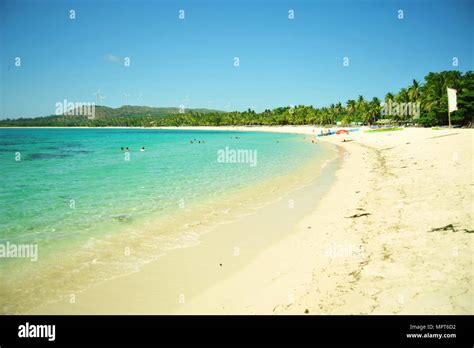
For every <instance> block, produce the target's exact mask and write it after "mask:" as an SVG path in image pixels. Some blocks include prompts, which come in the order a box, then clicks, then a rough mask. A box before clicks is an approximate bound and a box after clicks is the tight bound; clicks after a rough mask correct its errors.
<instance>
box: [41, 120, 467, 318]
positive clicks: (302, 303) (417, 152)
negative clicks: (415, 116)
mask: <svg viewBox="0 0 474 348" xmlns="http://www.w3.org/2000/svg"><path fill="white" fill-rule="evenodd" d="M86 128H87V127H86ZM158 128H162V127H158ZM165 128H168V127H165ZM176 128H177V129H182V130H184V129H186V128H188V127H176ZM189 128H190V129H207V130H230V131H236V130H241V131H268V132H284V133H299V134H306V135H308V134H316V132H318V130H319V128H317V127H308V126H302V127H297V126H296V127H295V126H282V127H247V128H246V127H205V128H203V127H198V128H194V127H189ZM275 128H276V129H275ZM395 133H397V134H395ZM395 133H392V134H391V132H387V133H383V134H368V133H364V132H362V131H360V132H357V133H351V135H350V138H351V139H350V140H352V141H348V142H344V143H342V142H341V137H340V136H332V137H324V138H323V139H319V138H318V141H324V142H329V143H333V144H337V145H338V146H339V147H340V148H341V149H343V151H344V152H345V153H346V154H345V155H344V159H345V160H344V163H343V165H342V167H341V168H340V169H339V170H338V171H337V172H336V177H337V179H336V182H335V183H334V184H333V185H332V187H331V188H330V190H329V192H327V193H326V194H325V195H324V196H323V197H322V199H321V201H320V202H318V203H317V204H315V207H314V208H313V211H312V212H310V213H309V214H307V215H306V216H305V217H304V218H303V219H302V220H300V221H299V222H298V223H297V224H296V225H295V226H293V227H292V228H291V231H289V232H288V233H287V235H286V237H284V238H283V239H281V240H279V241H278V242H276V243H273V244H271V245H266V244H265V243H264V246H263V247H260V249H261V250H260V251H259V252H258V253H257V256H256V258H254V259H253V260H251V261H250V262H248V263H246V264H243V265H240V269H239V270H237V271H235V272H234V273H232V274H230V275H228V276H226V277H221V278H220V279H221V280H219V281H218V282H215V283H213V284H212V285H211V286H210V287H207V288H205V289H203V290H201V291H200V292H199V293H196V294H194V295H193V296H192V297H191V298H189V297H186V296H184V297H183V298H180V297H179V295H177V297H176V298H175V299H174V300H175V301H178V302H177V303H176V302H175V303H173V304H172V305H171V304H170V306H169V307H168V308H169V310H170V313H178V314H197V313H199V314H230V313H232V314H272V313H285V314H304V313H308V314H472V313H473V312H474V310H473V302H472V300H471V299H472V298H473V296H472V295H473V294H472V290H471V288H472V286H471V284H472V258H471V256H470V255H472V251H473V240H472V230H473V225H472V209H470V208H472V191H473V187H472V186H473V185H472V178H473V176H472V144H473V133H472V130H470V129H442V130H437V131H434V130H431V129H411V128H407V129H404V130H403V131H402V132H395ZM427 173H429V175H428V174H427ZM427 175H428V176H429V178H430V180H431V181H428V182H427V180H426V176H427ZM435 188H436V189H435ZM430 202H432V203H433V204H430ZM358 215H359V216H358ZM449 224H453V225H454V226H455V227H454V228H455V229H456V231H451V232H450V231H449V230H447V231H443V230H439V231H436V232H430V230H432V229H436V228H440V227H443V226H448V225H449ZM256 227H257V226H252V228H256ZM464 230H465V231H464ZM456 232H457V233H456ZM211 237H212V236H211V234H209V235H207V236H206V237H205V238H203V242H204V243H202V244H201V245H206V246H207V247H208V249H206V252H209V251H212V250H214V252H216V250H219V249H220V248H221V246H222V245H223V243H224V239H225V237H226V236H224V235H220V236H217V234H214V236H213V237H212V238H211ZM211 239H213V240H211ZM234 244H235V243H234ZM198 249H199V247H196V248H194V250H198ZM186 250H190V249H189V248H187V249H186ZM185 254H186V253H185V250H184V249H182V250H179V251H178V252H177V253H175V256H176V257H178V258H179V257H186V255H185ZM205 254H206V253H205V252H203V251H201V254H199V252H196V253H195V255H196V256H197V257H199V255H201V256H202V257H204V256H205ZM196 260H199V258H198V259H196ZM226 260H227V261H226V263H225V264H226V265H227V262H230V260H231V255H227V256H226ZM155 266H156V265H155ZM168 266H169V267H172V263H171V264H168ZM165 267H166V266H165ZM221 269H222V268H221ZM148 270H149V271H147V272H144V271H140V272H138V273H135V274H133V275H132V276H133V279H131V278H128V277H129V276H125V277H122V278H121V280H120V285H121V286H122V287H124V288H125V290H124V291H125V292H128V294H129V295H130V296H133V294H134V293H135V292H134V290H137V289H142V288H146V287H150V284H153V286H152V288H154V289H155V290H156V289H159V286H166V284H160V283H159V280H157V279H159V278H160V267H153V265H149V267H148ZM161 270H162V269H161ZM216 272H219V269H217V270H210V269H206V268H203V269H201V271H200V275H199V277H202V278H206V277H209V276H211V277H212V276H213V275H214V276H216V274H218V273H216ZM184 279H185V278H184ZM203 281H205V280H203ZM157 282H158V283H157ZM188 285H189V284H188ZM191 286H192V284H191ZM112 290H113V288H111V287H105V288H102V291H100V290H99V291H96V292H95V295H94V294H91V293H90V292H89V294H90V296H88V297H87V301H89V305H88V306H87V307H90V308H96V306H95V305H92V304H91V303H90V302H91V301H92V302H95V301H96V300H97V301H100V300H102V301H103V299H104V298H108V301H112V303H113V302H114V301H120V300H123V297H121V296H117V294H112V293H109V294H108V295H107V292H108V291H109V292H110V291H112ZM155 294H156V295H155V296H154V297H150V296H151V295H152V292H149V291H148V292H147V291H144V292H141V295H143V296H142V297H139V298H136V299H134V302H135V303H139V304H140V305H141V308H146V309H147V311H145V313H160V314H161V312H155V311H154V310H153V307H154V303H153V302H154V301H155V300H157V299H158V298H159V297H160V294H159V293H156V292H155ZM104 296H105V297H104ZM174 300H173V301H174ZM181 300H182V301H181ZM115 303H116V304H117V303H118V302H115ZM96 304H97V303H96ZM74 306H75V309H74V312H76V310H77V309H78V306H77V304H75V305H74ZM101 306H102V310H104V309H105V307H104V306H103V304H101ZM69 308H71V307H69ZM110 308H112V307H110ZM125 308H127V307H126V306H125V307H124V308H123V309H125ZM50 309H52V308H51V307H50ZM47 312H48V313H53V312H54V311H47ZM61 312H62V313H69V312H68V311H61ZM79 312H80V311H79ZM118 312H120V309H119V310H118ZM118 312H117V313H118ZM125 312H126V311H122V313H125ZM35 313H44V312H42V311H41V310H40V311H38V312H35ZM80 313H82V312H80ZM97 313H107V312H106V311H105V312H103V311H102V312H101V311H100V309H98V310H97ZM114 313H116V312H115V311H114ZM126 313H129V312H126ZM130 313H142V312H136V311H133V310H132V311H131V312H130ZM167 313H168V312H167Z"/></svg>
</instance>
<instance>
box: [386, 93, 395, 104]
mask: <svg viewBox="0 0 474 348" xmlns="http://www.w3.org/2000/svg"><path fill="white" fill-rule="evenodd" d="M394 98H395V96H394V95H393V94H392V93H390V92H388V93H387V94H386V95H385V104H388V103H390V101H392V102H393V99H394Z"/></svg>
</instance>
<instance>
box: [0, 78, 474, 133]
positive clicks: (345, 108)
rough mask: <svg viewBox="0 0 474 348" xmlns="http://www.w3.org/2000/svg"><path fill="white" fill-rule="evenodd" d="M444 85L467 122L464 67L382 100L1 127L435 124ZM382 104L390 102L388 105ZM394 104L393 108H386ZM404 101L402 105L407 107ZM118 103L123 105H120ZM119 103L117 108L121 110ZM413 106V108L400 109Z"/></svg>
mask: <svg viewBox="0 0 474 348" xmlns="http://www.w3.org/2000/svg"><path fill="white" fill-rule="evenodd" d="M447 88H454V89H456V90H457V102H458V110H456V111H454V112H452V113H451V123H452V124H454V125H460V126H471V125H472V120H473V114H474V74H473V72H472V71H468V72H466V73H464V74H462V73H461V72H459V71H443V72H439V73H434V72H430V73H429V74H428V75H426V76H425V78H424V81H423V82H419V81H417V80H413V81H412V83H411V84H410V85H409V86H407V87H404V88H402V89H400V91H398V92H397V93H391V92H389V93H387V94H386V95H385V98H384V100H383V101H381V100H380V99H379V98H377V97H374V98H372V99H370V100H366V99H365V98H364V97H363V96H362V95H360V96H359V97H358V98H357V99H350V100H348V101H346V102H345V103H341V102H338V103H335V104H331V105H329V106H328V107H322V108H315V107H313V106H306V105H297V106H286V107H279V108H276V109H272V110H270V109H266V110H264V111H263V112H259V113H258V112H255V111H254V110H251V109H248V110H246V111H243V112H242V111H232V112H222V111H213V110H205V111H203V110H183V112H182V113H179V112H178V113H176V111H175V110H173V111H174V112H173V113H172V114H171V113H164V112H163V110H164V109H160V112H146V111H140V110H139V109H137V110H138V111H135V112H133V113H130V114H129V113H126V112H123V111H122V112H120V113H118V112H108V111H107V109H110V110H117V109H111V108H105V107H97V108H103V109H102V110H101V112H100V113H98V117H95V118H94V119H89V118H87V117H82V116H72V115H53V116H46V117H37V118H20V119H6V120H2V121H0V126H3V127H9V126H10V127H11V126H16V127H22V126H23V127H25V126H38V127H42V126H57V127H61V126H64V127H78V126H83V127H105V126H110V127H114V126H115V127H157V126H234V125H235V126H237V125H334V124H340V125H344V126H347V125H362V124H374V123H392V124H412V125H421V126H441V125H447V124H448V98H447V90H446V89H447ZM387 106H390V108H388V107H387ZM392 106H394V107H392ZM407 106H408V107H407ZM122 108H123V107H122ZM122 108H119V109H122ZM406 110H411V111H413V110H416V111H418V112H417V113H413V112H409V113H406V112H402V111H406Z"/></svg>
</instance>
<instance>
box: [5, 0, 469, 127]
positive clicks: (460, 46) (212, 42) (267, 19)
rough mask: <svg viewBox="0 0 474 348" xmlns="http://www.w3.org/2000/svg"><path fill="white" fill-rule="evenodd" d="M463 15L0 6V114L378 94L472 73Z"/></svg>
mask: <svg viewBox="0 0 474 348" xmlns="http://www.w3.org/2000/svg"><path fill="white" fill-rule="evenodd" d="M71 9H73V10H75V12H76V19H74V20H71V19H69V10H71ZM180 9H184V11H185V19H184V20H180V19H179V18H178V14H179V12H178V11H179V10H180ZM290 9H292V10H294V11H295V18H294V19H293V20H290V19H288V11H289V10H290ZM399 9H401V10H403V11H404V19H402V20H400V19H398V18H397V15H398V13H397V11H398V10H399ZM472 13H474V2H473V1H469V0H466V1H462V0H406V1H401V0H398V1H395V0H393V1H392V0H384V1H380V0H354V1H349V0H326V1H316V0H313V1H311V0H301V1H278V0H277V1H263V0H235V1H224V0H222V1H218V0H201V1H198V0H189V1H180V0H173V1H171V0H170V1H159V0H155V1H151V0H148V1H142V0H138V1H131V0H121V1H110V0H109V1H105V0H102V1H88V0H87V1H86V0H82V1H50V0H42V1H40V0H35V1H31V0H27V1H25V0H15V1H13V0H0V64H1V69H0V82H1V84H0V117H1V118H7V117H10V118H16V117H32V116H43V115H50V114H54V112H55V104H56V103H57V102H58V101H62V100H64V99H67V100H68V101H72V102H95V100H96V97H95V96H94V94H93V93H94V92H95V91H97V90H98V89H101V93H102V95H105V96H106V99H104V100H103V103H104V104H105V105H107V106H111V107H119V106H121V105H123V104H125V100H126V99H125V96H124V93H128V94H130V97H128V104H132V105H148V106H179V105H180V104H184V105H185V106H186V107H187V108H195V107H207V108H214V109H221V110H228V111H229V110H243V109H247V108H249V107H252V108H254V109H256V110H257V111H261V110H264V109H265V108H274V107H278V106H285V105H298V104H306V105H314V106H317V107H320V106H325V105H329V104H330V103H333V102H337V101H343V102H345V101H346V100H347V99H355V98H357V96H358V95H360V94H361V95H363V96H364V97H366V98H372V97H374V96H377V97H379V98H382V97H383V96H384V95H385V93H386V92H389V91H391V92H396V91H398V90H399V89H400V88H401V87H404V86H407V85H408V84H410V83H411V81H412V79H413V78H416V79H418V80H423V77H424V76H425V75H426V74H427V73H428V72H430V71H443V70H454V69H458V70H460V71H463V72H464V71H467V70H473V65H474V64H473V44H472V32H474V30H473V29H474V24H473V19H472ZM16 57H20V58H21V66H20V67H17V66H15V58H16ZM125 57H129V58H130V66H128V67H126V66H124V58H125ZM234 57H239V59H240V66H239V67H235V66H234ZM344 57H348V58H349V66H348V67H344V66H343V64H342V63H343V58H344ZM453 57H458V59H459V66H457V67H453V66H452V58H453ZM140 94H141V99H139V96H140Z"/></svg>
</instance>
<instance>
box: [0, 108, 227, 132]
mask: <svg viewBox="0 0 474 348" xmlns="http://www.w3.org/2000/svg"><path fill="white" fill-rule="evenodd" d="M183 111H184V112H183ZM90 113H91V109H89V108H87V107H84V108H76V109H73V110H72V111H70V112H68V113H64V114H58V115H50V116H43V117H34V118H23V117H22V118H17V119H4V120H0V127H2V126H3V127H11V126H19V127H25V126H26V127H28V126H30V127H34V126H40V127H41V126H66V127H68V126H69V127H74V126H76V127H77V126H108V125H110V126H123V125H125V126H132V125H137V124H146V125H147V126H153V125H156V124H159V123H160V120H161V119H163V118H167V117H172V116H180V115H182V114H187V115H206V114H224V113H225V111H220V110H211V109H205V108H198V109H184V110H181V109H180V108H176V107H150V106H132V105H124V106H121V107H119V108H115V109H114V108H110V107H107V106H102V105H96V106H95V109H94V117H93V118H91V117H88V115H89V116H90V115H91V114H90Z"/></svg>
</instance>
